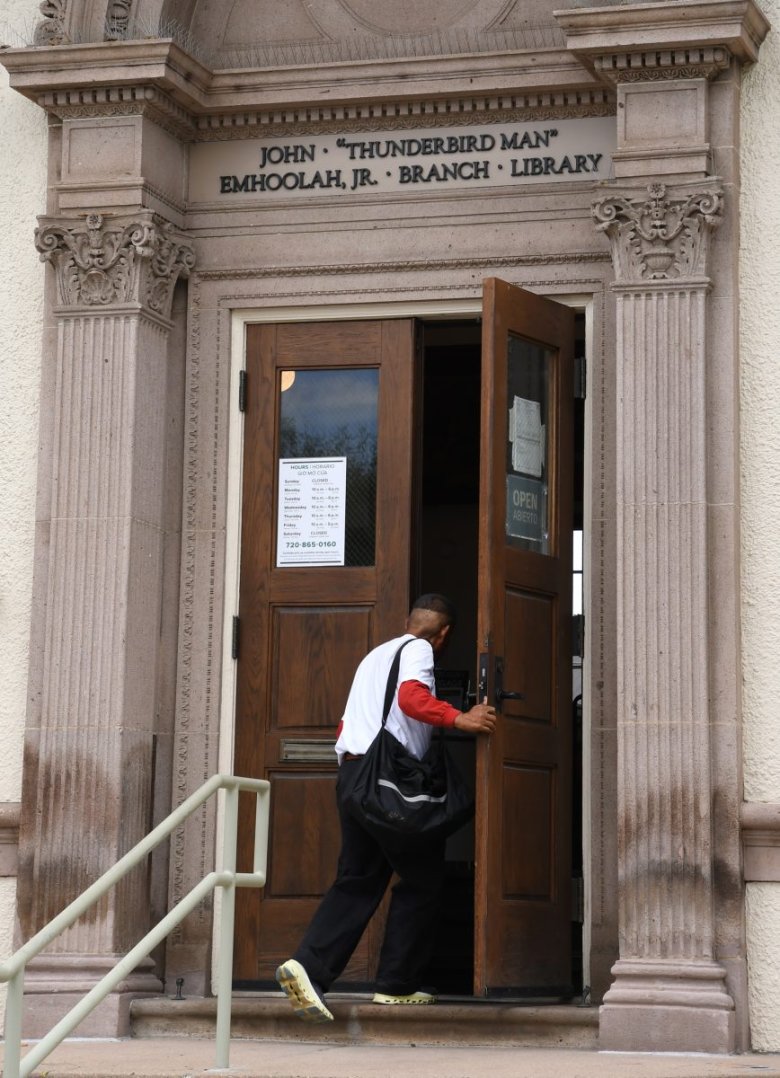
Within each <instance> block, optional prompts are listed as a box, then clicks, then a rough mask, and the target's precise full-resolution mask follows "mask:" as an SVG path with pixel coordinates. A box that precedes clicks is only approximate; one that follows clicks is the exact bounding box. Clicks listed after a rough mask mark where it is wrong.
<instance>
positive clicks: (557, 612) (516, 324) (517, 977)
mask: <svg viewBox="0 0 780 1078" xmlns="http://www.w3.org/2000/svg"><path fill="white" fill-rule="evenodd" d="M573 350H574V312H573V311H571V310H570V309H568V308H566V307H563V306H561V305H560V304H557V303H553V302H551V301H549V300H546V299H543V298H542V297H540V296H536V295H534V294H532V293H530V292H525V291H523V290H521V289H519V288H514V287H512V286H511V285H508V284H505V283H504V282H503V281H499V280H495V279H490V280H487V281H486V282H485V288H484V300H483V338H482V444H481V478H480V537H479V544H480V546H479V622H478V634H479V648H480V655H479V696H480V698H482V697H483V696H485V695H487V696H488V698H489V700H490V702H491V703H494V704H495V706H496V709H497V710H498V711H499V716H500V717H499V724H498V729H497V732H496V733H495V734H493V735H492V736H491V738H490V741H489V743H488V742H485V743H480V744H479V746H478V757H477V835H476V881H475V886H476V896H475V897H476V909H477V911H478V915H477V917H476V929H475V967H474V969H475V974H474V976H475V993H476V994H477V995H485V994H490V993H497V994H511V993H519V994H531V993H538V994H540V995H546V996H559V995H565V994H567V992H569V991H570V985H571V980H572V976H571V916H572V909H571V756H572V702H571V680H572V679H571V624H572V621H571V545H572V473H573V432H572V427H573V423H572V399H573Z"/></svg>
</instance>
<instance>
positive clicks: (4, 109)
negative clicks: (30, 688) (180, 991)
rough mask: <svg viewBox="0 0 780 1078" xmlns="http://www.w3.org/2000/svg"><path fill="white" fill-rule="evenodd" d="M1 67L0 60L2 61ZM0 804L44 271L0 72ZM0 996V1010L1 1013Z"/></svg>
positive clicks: (7, 942) (41, 181)
mask: <svg viewBox="0 0 780 1078" xmlns="http://www.w3.org/2000/svg"><path fill="white" fill-rule="evenodd" d="M38 18H39V14H38V2H37V0H3V2H2V5H0V43H8V44H12V45H19V44H24V43H26V42H25V40H24V39H25V38H27V37H28V36H29V33H30V31H31V28H32V27H33V26H34V24H35V22H36V21H37V19H38ZM0 63H2V53H0ZM0 146H2V148H3V149H2V153H0V294H1V295H2V296H3V316H2V318H1V319H0V447H2V448H1V449H0V540H1V541H2V557H0V640H1V641H2V657H3V665H2V677H0V801H18V800H19V798H20V794H21V782H22V735H23V732H24V718H25V707H26V699H27V659H28V648H29V633H30V600H31V593H32V555H33V533H34V521H35V482H36V464H37V450H38V389H39V381H40V369H41V325H42V317H41V309H42V302H43V268H44V267H43V265H42V264H41V263H40V261H39V260H38V255H37V253H36V251H35V248H34V246H33V230H34V228H35V216H36V214H38V213H42V212H44V210H45V205H46V121H45V117H44V114H43V112H42V111H41V110H40V109H38V108H37V107H36V106H34V105H32V104H30V103H29V102H27V101H25V100H24V99H23V98H21V97H20V96H19V95H18V94H16V93H13V92H12V91H11V90H10V89H9V88H8V77H7V74H6V71H5V69H4V68H2V67H0ZM14 898H15V882H14V880H13V879H8V878H4V879H0V956H2V957H6V956H7V955H8V954H9V951H10V947H11V946H12V934H13V911H14ZM3 1001H4V1000H3V994H2V993H0V1005H2V1004H3Z"/></svg>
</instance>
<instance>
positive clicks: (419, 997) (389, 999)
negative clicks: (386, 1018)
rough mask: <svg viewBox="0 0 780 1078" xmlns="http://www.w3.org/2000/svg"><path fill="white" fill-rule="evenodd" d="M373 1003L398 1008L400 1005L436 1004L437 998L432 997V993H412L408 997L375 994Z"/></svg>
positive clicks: (383, 993) (384, 993)
mask: <svg viewBox="0 0 780 1078" xmlns="http://www.w3.org/2000/svg"><path fill="white" fill-rule="evenodd" d="M373 1002H374V1003H384V1004H387V1005H389V1006H391V1007H392V1006H398V1005H399V1004H400V1005H412V1006H419V1005H420V1004H424V1003H435V1002H436V996H434V995H432V994H431V993H430V992H410V993H409V994H408V995H406V996H393V995H390V994H388V993H387V992H375V993H374V999H373Z"/></svg>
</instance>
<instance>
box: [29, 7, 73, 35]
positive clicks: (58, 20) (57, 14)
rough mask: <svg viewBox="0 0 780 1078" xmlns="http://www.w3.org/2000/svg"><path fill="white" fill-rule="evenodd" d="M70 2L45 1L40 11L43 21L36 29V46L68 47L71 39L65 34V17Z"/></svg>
mask: <svg viewBox="0 0 780 1078" xmlns="http://www.w3.org/2000/svg"><path fill="white" fill-rule="evenodd" d="M67 9H68V0H44V2H43V3H42V4H41V5H40V8H39V11H40V13H41V15H43V21H42V22H39V23H38V25H37V26H36V27H35V38H34V41H35V44H36V45H67V44H68V43H69V40H70V39H69V38H68V36H67V34H66V32H65V16H66V15H67Z"/></svg>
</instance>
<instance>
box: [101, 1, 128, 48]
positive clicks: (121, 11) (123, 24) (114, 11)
mask: <svg viewBox="0 0 780 1078" xmlns="http://www.w3.org/2000/svg"><path fill="white" fill-rule="evenodd" d="M131 7H132V0H115V2H114V3H112V4H109V5H108V11H107V12H106V41H122V40H123V39H124V38H126V37H127V32H128V28H129V25H130V9H131Z"/></svg>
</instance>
